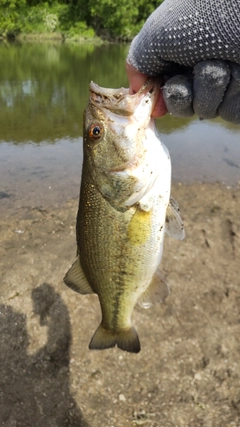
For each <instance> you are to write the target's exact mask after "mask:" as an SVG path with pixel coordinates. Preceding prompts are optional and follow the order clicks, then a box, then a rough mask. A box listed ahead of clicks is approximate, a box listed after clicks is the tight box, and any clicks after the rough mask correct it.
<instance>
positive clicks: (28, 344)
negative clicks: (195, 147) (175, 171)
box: [0, 184, 240, 427]
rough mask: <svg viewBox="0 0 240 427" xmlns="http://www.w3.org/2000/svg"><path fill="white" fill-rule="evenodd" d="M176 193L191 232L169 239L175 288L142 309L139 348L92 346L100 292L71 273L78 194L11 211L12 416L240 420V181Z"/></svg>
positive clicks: (5, 376)
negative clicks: (81, 288) (72, 284)
mask: <svg viewBox="0 0 240 427" xmlns="http://www.w3.org/2000/svg"><path fill="white" fill-rule="evenodd" d="M172 195H173V196H174V197H175V198H176V199H177V200H178V201H179V204H180V207H181V213H182V217H183V219H184V222H185V228H186V239H185V241H183V242H177V241H175V240H173V239H171V238H170V237H166V240H165V249H164V258H163V261H162V270H163V272H164V274H165V276H166V278H167V281H168V283H169V284H170V287H171V295H170V297H169V298H168V299H167V300H166V302H165V303H164V304H163V305H159V306H155V307H153V308H151V309H149V310H144V309H140V308H136V309H135V311H134V316H133V320H134V324H135V326H136V328H137V330H138V333H139V336H140V340H141V345H142V350H141V352H140V353H139V354H137V355H135V354H128V353H125V352H123V351H121V350H119V349H111V350H105V351H90V350H88V343H89V341H90V339H91V337H92V334H93V332H94V331H95V329H96V327H97V325H98V324H99V321H100V311H99V304H98V299H97V297H96V296H94V295H90V296H80V295H78V294H76V293H74V292H73V291H71V290H70V289H68V288H66V287H65V286H64V284H63V282H62V278H63V276H64V274H65V272H66V270H67V269H68V268H69V266H70V265H71V263H72V262H73V261H74V259H75V250H76V245H75V216H76V211H77V203H78V201H77V199H75V200H72V201H70V202H68V203H67V204H66V205H64V206H62V207H61V209H59V208H54V207H52V209H51V210H50V209H49V210H45V209H41V208H29V207H25V208H24V207H23V208H19V209H18V211H17V212H16V214H12V215H7V216H5V217H4V216H3V215H1V217H0V233H1V241H0V265H1V282H0V292H1V300H0V426H1V427H2V426H4V427H12V426H13V427H15V426H16V427H28V426H29V427H35V426H36V427H87V426H88V427H111V426H113V427H130V426H131V427H134V426H138V425H144V426H146V427H170V426H171V427H178V426H184V427H186V426H191V427H198V426H199V427H200V426H206V427H215V426H216V427H220V426H223V427H227V426H240V276H239V268H240V262H239V258H240V214H239V212H240V187H239V186H238V187H236V188H226V187H223V186H220V185H218V184H196V185H188V186H184V185H177V184H175V185H174V186H173V190H172ZM1 203H2V207H3V208H4V199H2V200H1ZM2 212H4V209H3V210H2Z"/></svg>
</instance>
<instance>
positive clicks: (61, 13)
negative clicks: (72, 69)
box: [0, 0, 161, 40]
mask: <svg viewBox="0 0 240 427" xmlns="http://www.w3.org/2000/svg"><path fill="white" fill-rule="evenodd" d="M160 2H161V1H159V0H158V1H157V0H152V1H149V2H146V1H145V0H132V1H131V2H130V1H129V0H88V1H86V0H48V1H44V0H43V1H41V0H40V1H37V0H1V1H0V35H3V36H6V35H12V34H17V33H19V32H22V33H46V32H47V33H52V32H55V31H58V32H62V33H64V34H65V35H66V36H67V37H71V38H72V37H73V38H74V37H86V38H89V37H90V38H92V37H94V35H95V33H96V34H98V35H100V36H102V37H105V38H106V37H107V38H110V37H113V38H114V37H117V38H120V39H125V40H128V39H131V38H132V37H133V36H134V35H135V34H136V33H137V32H138V31H139V30H140V28H141V26H142V25H143V23H144V21H145V20H146V19H147V17H148V16H149V15H150V13H151V12H153V10H154V9H155V8H156V7H157V6H158V5H159V3H160Z"/></svg>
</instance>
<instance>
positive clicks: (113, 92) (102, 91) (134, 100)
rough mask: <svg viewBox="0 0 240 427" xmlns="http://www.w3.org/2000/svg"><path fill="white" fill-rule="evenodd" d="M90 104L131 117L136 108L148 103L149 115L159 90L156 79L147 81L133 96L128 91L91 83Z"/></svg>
mask: <svg viewBox="0 0 240 427" xmlns="http://www.w3.org/2000/svg"><path fill="white" fill-rule="evenodd" d="M89 90H90V99H89V101H90V103H92V104H93V105H94V106H95V107H99V108H106V109H107V110H110V111H112V112H114V113H115V114H118V115H121V116H131V115H133V114H134V112H135V111H136V108H137V107H138V106H139V105H140V104H141V103H142V102H143V104H144V101H145V103H150V108H149V109H148V114H147V115H151V113H152V111H153V108H154V106H155V103H156V100H157V96H158V93H159V90H160V84H159V83H158V81H157V80H156V79H148V80H147V81H146V83H145V84H144V85H143V86H142V87H141V88H140V89H139V91H138V92H137V93H136V94H135V95H130V94H129V89H126V88H123V87H122V88H120V89H108V88H103V87H101V86H98V85H97V84H96V83H94V82H91V83H90V85H89Z"/></svg>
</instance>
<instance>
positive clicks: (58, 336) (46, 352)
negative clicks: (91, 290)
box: [0, 283, 87, 427]
mask: <svg viewBox="0 0 240 427" xmlns="http://www.w3.org/2000/svg"><path fill="white" fill-rule="evenodd" d="M32 300H33V308H34V312H35V314H37V315H39V316H40V324H41V325H47V326H48V340H47V343H46V345H44V346H43V347H42V348H41V349H40V350H39V351H38V352H37V353H36V354H34V355H28V353H27V347H28V344H29V337H28V333H27V328H26V318H25V316H24V315H23V314H20V313H17V312H15V311H14V310H13V309H12V307H10V306H7V305H0V426H4V427H10V426H11V427H12V426H18V427H28V426H29V427H35V426H36V427H65V426H66V427H87V423H86V421H85V420H84V419H83V416H82V413H81V411H80V409H79V408H78V406H77V404H76V402H75V400H74V399H73V397H72V396H71V393H70V387H69V351H70V344H71V327H70V319H69V314H68V310H67V307H66V306H65V304H64V303H63V301H62V299H61V297H60V296H59V295H58V294H57V293H56V292H55V291H54V289H53V288H52V287H51V286H50V285H48V284H46V283H44V284H42V285H41V286H39V287H38V288H36V289H34V290H33V291H32Z"/></svg>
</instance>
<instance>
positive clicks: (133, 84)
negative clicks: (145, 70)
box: [126, 63, 148, 95]
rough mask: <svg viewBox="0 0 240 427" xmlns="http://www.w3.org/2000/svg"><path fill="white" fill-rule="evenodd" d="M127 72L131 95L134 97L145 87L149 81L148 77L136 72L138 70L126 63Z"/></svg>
mask: <svg viewBox="0 0 240 427" xmlns="http://www.w3.org/2000/svg"><path fill="white" fill-rule="evenodd" d="M126 70H127V76H128V80H129V93H130V95H133V94H134V93H136V92H138V91H139V89H140V88H141V87H142V86H143V85H144V83H145V82H146V81H147V79H148V76H147V75H146V74H142V73H140V72H139V71H138V70H136V68H134V67H133V66H132V65H130V64H128V63H126Z"/></svg>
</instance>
